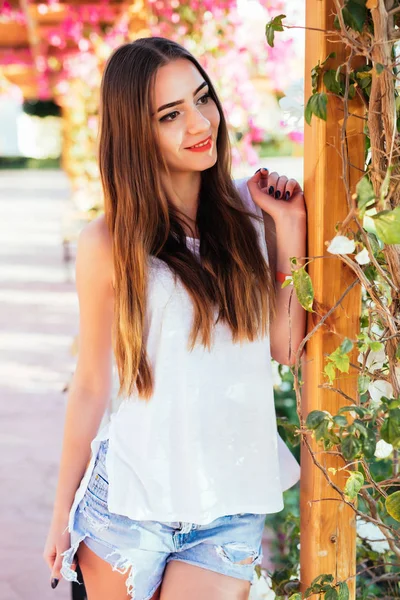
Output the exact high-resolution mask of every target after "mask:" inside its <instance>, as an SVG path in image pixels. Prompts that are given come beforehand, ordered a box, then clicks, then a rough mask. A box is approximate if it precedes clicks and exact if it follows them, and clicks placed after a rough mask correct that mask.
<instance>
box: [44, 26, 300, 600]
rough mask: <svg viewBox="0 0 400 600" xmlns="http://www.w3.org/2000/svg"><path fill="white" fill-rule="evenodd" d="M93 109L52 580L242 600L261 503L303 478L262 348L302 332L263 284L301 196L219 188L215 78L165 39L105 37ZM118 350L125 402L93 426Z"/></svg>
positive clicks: (268, 504)
mask: <svg viewBox="0 0 400 600" xmlns="http://www.w3.org/2000/svg"><path fill="white" fill-rule="evenodd" d="M100 109H101V110H100V113H101V127H100V131H101V133H100V145H99V156H100V172H101V178H102V185H103V189H104V200H105V214H104V216H101V217H99V218H97V219H96V220H94V221H93V222H92V223H90V225H88V226H87V227H86V228H85V229H84V230H83V231H82V233H81V235H80V237H79V242H78V251H77V261H76V284H77V291H78V296H79V304H80V338H79V339H80V351H79V357H78V363H77V367H76V371H75V374H74V377H73V381H72V385H71V389H70V393H69V399H68V408H67V414H66V423H65V435H64V443H63V450H62V458H61V465H60V474H59V482H58V486H57V492H56V499H55V505H54V514H53V519H52V523H51V526H50V531H49V534H48V538H47V542H46V546H45V551H44V556H45V559H46V561H47V563H48V565H49V567H50V569H51V572H52V573H51V577H52V579H51V583H52V587H55V586H56V585H57V583H58V580H59V578H60V576H63V577H64V578H65V579H68V580H74V579H76V574H75V571H74V568H75V566H76V561H79V565H80V568H81V571H82V573H83V577H84V582H85V586H86V590H87V593H88V598H89V600H122V599H125V598H134V599H135V600H150V599H152V600H156V599H161V600H188V599H190V600H239V599H240V600H244V599H246V598H248V594H249V589H250V584H251V580H252V578H253V572H254V566H255V565H256V564H258V563H260V562H261V556H262V552H261V537H262V531H263V526H264V519H265V515H266V513H272V512H277V511H280V510H281V509H282V508H283V502H282V491H283V490H285V489H287V488H289V487H291V486H292V485H293V484H294V483H295V482H296V481H298V478H299V466H298V463H297V461H296V460H295V459H294V457H293V456H292V455H291V453H290V452H289V450H288V449H287V447H286V445H285V444H284V443H283V441H282V440H281V438H280V437H279V436H278V434H277V427H276V417H275V411H274V403H273V389H272V376H271V355H272V357H273V358H275V359H276V360H277V361H279V362H280V363H283V364H291V363H292V362H293V359H294V355H295V352H296V350H297V348H298V346H299V343H300V341H301V340H302V338H303V337H304V333H305V331H304V330H305V313H304V311H303V309H302V308H301V306H300V304H299V303H298V302H297V300H296V298H295V297H293V298H292V300H291V307H290V318H289V314H288V301H289V296H290V288H285V289H283V290H282V289H281V284H280V283H276V278H278V280H282V278H284V276H285V274H288V273H290V257H292V256H298V257H300V256H304V255H305V237H306V210H305V204H304V198H303V194H302V191H301V189H300V186H299V184H298V183H297V182H296V181H295V180H293V179H288V178H287V177H284V176H279V175H278V174H277V173H268V171H266V170H264V169H261V170H260V169H259V170H258V171H257V173H256V174H255V175H254V176H253V177H251V178H250V179H248V180H247V179H242V180H239V181H235V182H233V181H232V179H231V176H230V148H229V140H228V132H227V126H226V122H225V118H224V114H223V110H222V107H221V104H220V102H219V100H218V98H217V95H216V92H215V90H214V87H213V85H212V83H211V81H210V79H209V77H208V76H207V73H206V72H205V71H204V70H203V69H202V67H201V66H200V64H199V63H198V62H197V61H196V59H195V58H194V57H193V56H192V55H191V54H190V53H189V52H188V51H187V50H185V49H184V48H183V47H181V46H180V45H178V44H176V43H174V42H172V41H170V40H167V39H164V38H157V37H153V38H144V39H139V40H136V41H135V42H133V43H128V44H125V45H123V46H121V47H120V48H118V49H117V50H116V51H115V52H114V53H113V55H112V56H111V57H110V59H109V60H108V63H107V65H106V68H105V72H104V76H103V81H102V86H101V104H100ZM113 359H115V362H116V365H117V369H118V377H119V383H120V396H121V397H122V402H121V404H120V406H119V409H118V410H117V411H116V412H114V413H113V414H112V416H111V420H110V422H109V423H107V425H106V426H105V427H102V428H100V432H98V429H99V425H100V422H101V419H102V417H103V415H104V412H105V410H106V408H107V405H108V403H109V399H110V395H111V387H112V363H113ZM90 451H92V456H91V460H90V462H89V465H88V466H87V463H88V461H89V458H90Z"/></svg>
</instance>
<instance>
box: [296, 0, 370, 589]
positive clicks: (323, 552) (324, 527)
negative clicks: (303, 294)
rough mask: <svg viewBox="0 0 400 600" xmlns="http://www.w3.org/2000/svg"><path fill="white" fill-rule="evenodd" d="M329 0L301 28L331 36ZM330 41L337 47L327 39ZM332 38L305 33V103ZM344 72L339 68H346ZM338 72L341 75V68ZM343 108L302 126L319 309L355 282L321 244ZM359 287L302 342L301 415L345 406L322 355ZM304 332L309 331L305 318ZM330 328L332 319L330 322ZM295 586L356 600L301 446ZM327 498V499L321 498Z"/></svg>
mask: <svg viewBox="0 0 400 600" xmlns="http://www.w3.org/2000/svg"><path fill="white" fill-rule="evenodd" d="M334 9H335V4H334V0H306V27H307V28H315V29H321V30H330V31H333V30H334V27H333V18H334V13H335V10H334ZM335 39H336V43H334V41H333V40H335ZM338 40H339V38H338V36H337V35H335V34H333V33H332V34H331V35H329V34H328V35H326V34H325V33H324V32H322V31H315V30H310V29H307V30H306V53H305V56H306V61H305V101H306V102H307V100H308V98H309V97H310V96H311V93H312V91H311V69H312V68H313V67H314V66H315V65H317V64H318V60H319V61H320V62H323V61H324V60H325V58H326V57H327V56H328V54H330V53H331V52H332V51H335V52H336V54H337V57H336V59H330V62H329V68H332V69H336V68H337V66H338V65H339V64H341V63H343V62H344V61H345V60H346V53H347V52H348V50H347V51H346V48H345V46H344V45H343V44H342V43H340V42H339V41H338ZM344 69H345V67H344ZM343 72H344V71H343ZM351 110H352V112H357V113H358V115H359V116H362V112H363V109H362V107H361V105H357V104H356V101H352V103H351ZM343 116H344V115H343V104H342V101H341V100H340V99H339V98H336V97H335V96H333V95H332V94H329V99H328V119H327V122H325V121H323V120H321V119H317V118H315V117H313V118H312V122H311V126H308V125H307V124H305V148H304V192H305V198H306V202H307V211H308V252H307V254H308V256H310V257H312V256H322V255H325V256H328V257H329V258H323V259H316V260H315V261H313V262H312V263H311V264H310V265H309V273H310V275H311V278H312V281H313V284H314V290H315V299H316V300H317V301H318V302H320V303H322V305H324V309H325V312H326V310H328V309H329V308H331V307H332V306H333V305H334V304H336V302H337V301H338V299H339V298H340V296H341V295H342V294H343V292H344V291H345V290H346V288H347V287H348V286H349V285H350V284H351V283H352V281H354V279H355V275H354V274H353V273H352V272H351V270H350V269H349V268H348V267H347V266H346V265H344V264H343V262H342V261H341V260H340V259H339V258H337V257H334V256H333V255H331V254H329V253H328V252H327V251H326V245H325V242H326V241H328V240H331V239H332V238H333V237H334V236H335V225H336V224H337V223H338V222H341V221H343V220H344V218H345V217H346V215H347V214H348V206H347V201H346V195H345V191H344V185H343V176H342V169H343V166H342V159H341V155H340V142H341V128H342V123H343ZM363 124H364V121H363V120H362V119H361V118H357V117H351V118H350V119H349V121H348V127H347V136H348V142H349V143H348V145H349V150H350V163H351V164H352V165H353V166H352V167H351V168H350V169H349V171H348V176H349V181H350V185H351V188H352V191H354V187H355V184H356V183H357V181H358V180H359V179H360V177H361V174H362V173H361V170H362V169H363V165H364V135H363V133H362V131H363ZM360 308H361V301H360V287H359V285H358V284H357V285H356V286H355V287H354V288H353V289H352V291H351V292H350V293H349V294H347V296H346V297H345V299H344V300H343V302H342V303H341V305H340V306H339V307H338V308H337V309H336V311H335V312H334V313H333V323H334V325H333V327H334V330H335V331H334V332H333V331H330V328H328V327H327V326H325V325H324V326H322V327H321V328H320V329H319V330H318V331H317V332H316V334H314V335H313V336H312V338H311V340H310V341H309V342H308V344H307V348H306V353H305V356H304V362H303V379H304V381H305V385H304V387H303V394H302V401H303V404H302V412H303V416H304V418H306V416H307V414H308V413H309V412H311V411H312V410H327V411H329V412H330V413H331V414H332V415H335V414H337V411H338V409H339V407H340V406H343V405H349V404H351V402H350V401H348V400H345V399H344V397H343V396H342V395H341V394H339V393H337V392H333V391H331V390H329V389H325V388H323V387H321V385H323V384H324V383H326V378H325V377H324V375H323V369H324V364H325V358H324V354H327V353H330V352H332V351H333V350H334V349H335V348H337V347H338V346H339V345H340V343H341V342H342V340H343V339H344V337H349V338H350V339H352V340H353V341H354V340H355V336H356V333H357V332H358V330H359V315H360ZM309 316H310V318H309V324H308V331H310V330H311V329H312V328H313V327H314V324H315V323H314V322H313V320H312V318H311V315H309ZM331 323H332V321H331ZM351 362H354V363H356V362H357V352H356V351H354V352H353V353H352V356H351ZM334 387H336V388H339V389H340V390H342V391H343V392H345V393H346V394H347V395H348V396H350V397H351V398H353V399H354V401H356V398H357V371H356V369H354V368H352V367H350V372H349V374H341V377H340V378H339V377H338V378H337V379H336V381H335V382H334ZM308 439H309V442H310V444H311V447H312V449H313V451H314V452H316V453H317V454H316V458H317V459H318V461H319V462H320V463H321V464H322V465H323V466H324V467H325V468H326V469H328V468H330V467H333V468H335V469H339V468H340V467H343V466H344V462H343V460H341V459H340V458H339V457H338V456H337V455H334V454H329V453H327V452H325V451H324V450H323V447H322V445H320V444H318V446H317V444H316V443H315V440H314V439H312V438H311V436H310V437H309V438H308ZM301 465H302V477H301V487H300V490H301V493H300V496H301V499H300V512H301V517H300V527H301V537H300V542H301V550H300V555H301V559H300V562H301V569H300V579H301V586H302V587H301V589H302V591H304V589H305V588H306V587H307V586H308V585H309V584H310V583H311V581H312V580H313V579H314V578H315V577H316V576H318V575H320V574H323V573H327V574H332V575H333V576H334V578H335V582H336V581H343V580H346V579H347V578H348V577H353V578H352V579H350V580H349V581H348V582H347V583H348V586H349V590H350V598H355V577H354V575H355V572H356V565H355V553H356V534H355V513H354V511H352V509H351V508H350V507H348V506H347V505H346V504H345V503H344V502H343V501H342V500H341V499H340V496H339V494H337V493H336V492H335V490H334V489H333V488H332V487H331V486H330V485H329V484H328V482H327V481H326V478H325V476H324V474H323V472H322V471H321V470H320V469H319V468H318V467H317V466H316V465H315V464H314V462H313V460H312V457H311V455H310V453H309V451H308V449H307V447H306V446H305V444H304V443H303V445H302V448H301ZM328 473H329V475H330V477H331V479H332V480H333V481H334V482H335V483H336V484H337V485H338V486H339V487H340V488H341V489H343V487H344V483H345V481H346V479H347V477H348V473H346V472H344V471H341V472H339V473H338V474H337V475H334V474H333V473H332V472H328ZM327 498H331V500H329V499H328V500H327Z"/></svg>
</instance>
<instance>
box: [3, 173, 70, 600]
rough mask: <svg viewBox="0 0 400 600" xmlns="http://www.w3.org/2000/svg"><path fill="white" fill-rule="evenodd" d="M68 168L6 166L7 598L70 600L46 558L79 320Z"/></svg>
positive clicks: (4, 304) (4, 312)
mask: <svg viewBox="0 0 400 600" xmlns="http://www.w3.org/2000/svg"><path fill="white" fill-rule="evenodd" d="M67 198H68V185H67V181H66V179H65V177H64V176H63V175H62V174H61V173H60V172H48V171H46V172H41V171H37V172H32V171H29V172H28V171H8V172H5V171H0V211H1V218H0V239H1V241H2V244H1V246H0V306H1V310H0V397H1V405H0V451H1V457H2V460H1V467H0V477H1V510H0V530H1V532H2V543H1V544H0V600H50V599H52V600H54V599H55V598H58V600H66V599H67V598H70V586H69V584H67V583H66V582H62V583H61V584H60V585H59V587H58V588H57V590H52V589H51V588H50V584H49V572H48V568H47V566H46V565H45V563H44V561H43V559H42V551H43V545H44V541H45V537H46V534H47V528H48V525H49V521H50V515H51V510H52V503H53V496H54V490H55V484H56V476H57V465H58V460H59V454H60V446H61V437H62V424H63V417H64V408H65V399H66V398H65V394H63V391H62V390H63V388H64V386H65V384H66V382H67V381H68V380H69V378H70V374H71V372H72V370H73V368H74V358H73V356H72V355H71V353H70V346H71V341H72V338H73V335H74V334H75V333H76V327H77V300H76V297H75V291H74V284H73V281H72V275H71V272H70V271H69V270H68V269H67V268H66V266H65V265H64V263H63V260H62V244H61V232H60V223H61V215H62V213H63V210H64V206H65V203H66V201H67Z"/></svg>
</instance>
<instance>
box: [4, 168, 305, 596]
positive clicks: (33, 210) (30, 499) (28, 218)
mask: <svg viewBox="0 0 400 600" xmlns="http://www.w3.org/2000/svg"><path fill="white" fill-rule="evenodd" d="M265 163H266V166H268V167H269V168H271V169H276V168H277V166H275V165H277V161H276V159H275V160H272V159H269V160H268V161H265ZM278 163H279V164H280V168H279V171H280V172H281V173H284V174H287V175H289V176H292V177H297V178H299V179H300V176H301V161H300V160H298V159H286V160H284V161H283V162H282V160H281V159H280V161H278ZM250 172H251V170H250ZM248 173H249V170H247V169H246V173H244V174H248ZM68 197H69V190H68V182H67V179H66V177H65V176H64V175H63V174H62V173H61V172H59V171H36V172H33V171H0V211H1V216H0V239H1V241H2V244H1V246H0V307H1V308H0V398H1V403H0V452H1V457H2V460H1V461H0V465H1V466H0V478H1V479H0V481H1V496H0V501H1V510H0V531H1V532H2V544H0V600H51V599H52V600H54V599H55V598H57V599H58V600H67V599H69V598H70V586H69V584H67V583H66V582H64V581H62V582H61V583H60V585H59V587H58V588H57V590H52V589H51V588H50V584H49V572H48V568H47V566H46V565H45V563H44V561H43V559H42V551H43V545H44V542H45V538H46V534H47V529H48V526H49V522H50V517H51V510H52V504H53V497H54V490H55V485H56V477H57V470H58V462H59V456H60V450H61V439H62V427H63V419H64V410H65V402H66V395H65V393H64V392H63V389H64V387H65V384H66V383H67V382H68V381H69V379H70V376H71V373H72V372H73V369H74V364H75V359H74V357H73V356H72V354H71V344H72V340H73V336H74V335H76V333H77V326H78V306H77V298H76V294H75V286H74V281H73V265H72V264H71V265H70V266H69V267H68V266H66V264H65V263H64V262H63V253H62V235H61V223H62V218H63V215H64V214H65V211H66V209H67V207H68V206H69V204H68ZM265 552H267V548H265ZM265 566H266V563H265Z"/></svg>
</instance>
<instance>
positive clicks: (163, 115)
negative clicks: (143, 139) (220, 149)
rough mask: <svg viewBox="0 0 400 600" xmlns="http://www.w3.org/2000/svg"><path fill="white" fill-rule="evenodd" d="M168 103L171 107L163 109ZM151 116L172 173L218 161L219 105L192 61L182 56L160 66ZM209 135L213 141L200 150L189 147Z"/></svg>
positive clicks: (201, 167)
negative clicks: (212, 97)
mask: <svg viewBox="0 0 400 600" xmlns="http://www.w3.org/2000/svg"><path fill="white" fill-rule="evenodd" d="M165 104H169V106H168V107H166V108H162V107H163V106H164V105H165ZM160 109H161V110H160ZM152 119H153V122H154V126H155V128H156V131H157V134H158V140H159V144H160V149H161V152H162V154H163V156H164V159H165V161H166V163H167V165H168V168H169V169H170V171H171V172H188V171H204V170H205V169H209V168H210V167H212V166H213V165H214V164H215V163H216V161H217V148H216V141H217V134H218V126H219V122H220V116H219V112H218V108H217V106H216V104H215V102H214V100H212V99H211V97H210V96H208V85H207V84H206V82H205V81H204V79H203V76H202V75H201V74H200V73H199V71H198V70H197V68H196V67H195V65H194V64H193V63H191V62H190V60H187V59H184V58H180V59H177V60H175V61H173V62H171V63H169V64H168V65H165V66H163V67H160V68H159V69H158V71H157V74H156V79H155V85H154V96H153V116H152ZM207 138H211V140H210V141H209V143H208V144H207V145H206V146H204V148H202V149H201V151H196V150H190V149H189V148H190V147H191V146H194V145H196V144H199V143H200V142H203V141H204V140H206V139H207ZM199 150H200V149H199Z"/></svg>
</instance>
